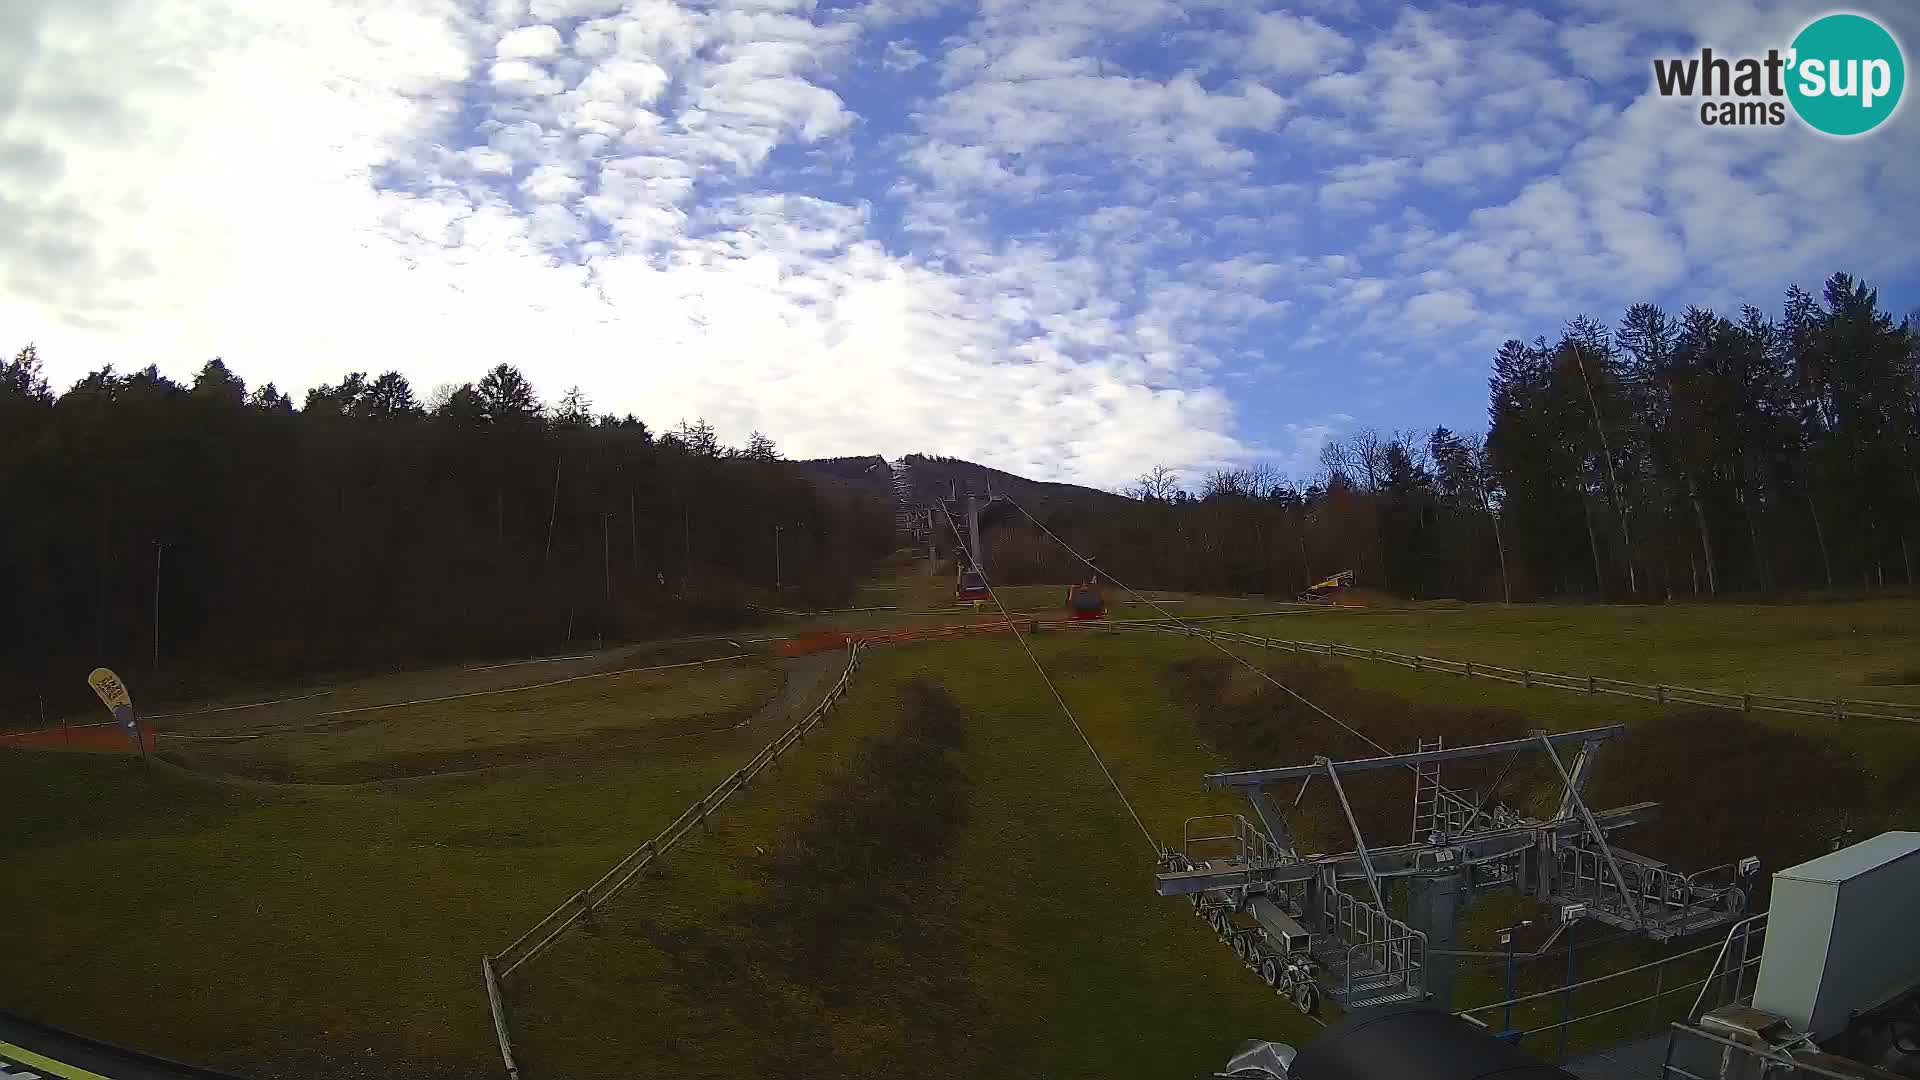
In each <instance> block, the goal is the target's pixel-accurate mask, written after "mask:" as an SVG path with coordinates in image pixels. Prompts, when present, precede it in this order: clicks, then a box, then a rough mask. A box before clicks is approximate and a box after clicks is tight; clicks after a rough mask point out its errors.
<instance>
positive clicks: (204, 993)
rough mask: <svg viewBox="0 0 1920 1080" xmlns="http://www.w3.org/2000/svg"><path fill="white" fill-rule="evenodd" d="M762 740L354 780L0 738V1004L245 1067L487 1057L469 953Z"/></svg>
mask: <svg viewBox="0 0 1920 1080" xmlns="http://www.w3.org/2000/svg"><path fill="white" fill-rule="evenodd" d="M695 670H699V669H695ZM767 737H768V733H767V731H765V730H761V728H760V727H759V726H756V727H753V728H749V729H746V730H742V731H732V730H728V731H726V732H724V733H722V734H719V735H714V736H708V737H704V738H701V739H692V740H680V741H677V742H674V743H672V744H665V745H663V746H661V747H660V748H658V749H657V750H655V751H653V752H652V753H650V754H649V755H647V756H644V757H626V758H623V759H614V760H602V761H586V762H581V761H573V762H569V763H568V764H567V765H566V766H564V767H558V766H555V767H541V766H532V767H527V768H520V769H509V770H500V771H494V772H490V773H486V774H479V775H474V776H468V777H449V778H443V779H432V780H416V781H403V782H395V783H389V784H386V785H381V786H379V787H362V788H354V789H324V788H321V789H314V788H299V787H279V786H271V785H257V784H248V783H219V782H215V781H211V780H208V779H205V778H202V777H198V776H194V775H189V774H185V773H182V772H180V771H178V770H176V769H173V768H170V767H167V766H164V765H161V766H156V767H155V768H153V770H152V772H151V773H150V774H143V773H142V771H141V770H140V768H139V766H138V765H137V764H136V763H134V762H132V761H129V760H127V759H123V758H119V757H112V756H105V755H93V754H80V753H61V752H57V751H37V752H36V751H8V752H0V814H4V815H5V816H6V817H7V819H8V820H9V822H10V823H11V824H10V827H9V828H8V829H7V830H6V831H5V834H4V837H3V838H0V862H4V864H5V865H6V867H7V870H8V872H7V873H6V874H4V875H0V912H4V917H3V918H0V956H5V957H6V958H7V960H6V970H7V976H8V977H7V978H6V979H5V980H4V981H0V1007H5V1008H9V1009H14V1010H16V1011H19V1012H22V1013H25V1014H28V1015H32V1016H39V1017H43V1018H45V1019H48V1020H50V1021H53V1022H56V1023H60V1024H63V1025H67V1026H71V1027H74V1028H77V1029H79V1030H83V1031H86V1032H88V1033H90V1034H94V1035H97V1036H100V1037H103V1038H108V1039H113V1040H118V1041H124V1042H126V1043H129V1044H132V1045H137V1046H142V1047H146V1048H150V1049H153V1050H155V1051H158V1052H162V1053H167V1054H171V1055H176V1056H179V1057H183V1058H186V1059H189V1060H198V1061H204V1062H208V1063H211V1064H215V1065H224V1066H227V1067H231V1068H234V1069H237V1070H241V1071H244V1072H246V1073H248V1074H249V1075H255V1076H260V1077H278V1076H289V1077H290V1076H300V1077H324V1076H348V1075H358V1073H357V1072H355V1066H354V1065H353V1064H352V1063H353V1062H356V1061H360V1060H363V1059H370V1058H371V1059H384V1060H388V1061H396V1062H398V1063H399V1066H400V1067H399V1070H398V1073H399V1075H422V1076H440V1075H447V1076H455V1075H460V1076H465V1075H478V1074H481V1073H484V1072H485V1071H487V1070H488V1068H489V1066H488V1060H489V1058H490V1056H491V1055H492V1053H493V1050H492V1038H491V1032H490V1029H489V1026H488V1024H487V1020H486V1012H485V1009H484V1007H483V1002H482V999H481V997H480V995H479V980H478V976H477V971H478V958H479V956H480V955H481V953H482V952H485V951H491V950H493V949H496V948H498V947H500V946H501V945H503V944H505V942H506V939H508V938H510V937H511V936H512V935H513V934H514V933H516V932H517V929H518V928H519V927H522V926H524V925H527V924H529V923H531V922H532V921H533V920H534V919H537V918H538V917H540V916H541V915H544V914H545V913H546V911H547V910H548V909H549V908H551V907H552V906H553V905H554V904H556V903H558V902H559V901H560V899H561V898H562V897H563V895H564V894H565V893H566V892H567V891H569V890H571V889H574V888H578V887H580V886H582V885H584V884H586V883H587V882H589V881H591V880H593V879H594V878H595V877H598V876H599V874H600V872H601V871H602V870H603V869H604V868H605V867H606V866H607V865H608V864H610V863H611V862H612V861H614V860H615V859H617V858H619V857H620V856H621V855H622V854H624V853H625V852H626V850H627V849H628V848H629V847H630V846H631V845H632V844H633V843H635V842H636V840H637V839H638V838H641V837H645V836H651V835H653V833H654V832H656V831H657V830H658V829H659V828H660V827H661V825H663V824H664V823H665V822H667V821H668V820H671V819H672V818H673V817H674V816H675V815H676V814H678V813H679V812H680V810H681V809H683V808H684V807H685V806H686V805H687V804H688V803H689V802H690V801H691V800H692V799H693V798H695V797H696V796H698V795H699V794H701V793H703V792H704V791H706V790H707V789H709V788H710V787H711V786H712V785H713V784H715V783H717V782H718V781H719V779H720V778H721V777H723V776H724V775H725V774H726V773H727V772H729V771H731V770H732V769H733V768H735V767H737V766H738V765H739V764H741V763H742V762H744V761H745V760H746V759H747V758H749V757H750V756H752V754H753V753H754V751H755V750H757V749H758V748H759V746H760V745H762V744H763V743H764V742H765V741H766V739H767ZM130 1001H132V1002H138V1005H137V1007H130V1005H129V1002H130Z"/></svg>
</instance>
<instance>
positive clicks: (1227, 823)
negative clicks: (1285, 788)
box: [1180, 814, 1287, 868]
mask: <svg viewBox="0 0 1920 1080" xmlns="http://www.w3.org/2000/svg"><path fill="white" fill-rule="evenodd" d="M1195 829H1209V830H1211V829H1225V830H1227V831H1225V832H1219V833H1215V832H1207V833H1203V834H1201V835H1199V836H1195V835H1194V830H1195ZM1214 845H1220V846H1228V845H1230V850H1231V852H1232V854H1230V855H1215V854H1208V852H1211V851H1216V850H1219V848H1218V847H1215V846H1214ZM1180 849H1181V852H1182V853H1183V854H1184V855H1186V857H1187V859H1188V860H1189V861H1191V862H1194V863H1196V864H1198V863H1202V862H1206V861H1209V860H1211V859H1219V858H1226V859H1232V860H1235V861H1237V862H1240V863H1242V864H1243V865H1245V866H1247V867H1249V868H1252V867H1256V866H1258V867H1270V866H1278V865H1280V864H1281V863H1282V862H1285V861H1287V858H1286V855H1285V853H1283V852H1282V851H1281V850H1280V845H1278V844H1276V843H1274V842H1273V841H1272V840H1270V839H1268V837H1267V834H1266V833H1263V832H1261V831H1260V829H1259V828H1258V827H1257V826H1255V825H1254V824H1253V822H1251V821H1248V820H1247V819H1246V818H1245V817H1243V816H1241V815H1239V814H1206V815H1202V816H1199V817H1190V818H1188V819H1187V820H1186V822H1185V823H1183V824H1182V825H1181V827H1180ZM1196 849H1200V850H1198V851H1196Z"/></svg>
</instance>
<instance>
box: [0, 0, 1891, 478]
mask: <svg viewBox="0 0 1920 1080" xmlns="http://www.w3.org/2000/svg"><path fill="white" fill-rule="evenodd" d="M1829 10H1832V9H1831V8H1830V7H1829V6H1828V5H1826V4H1809V3H1804V2H1779V0H1685V2H1676V0H1561V2H1557V3H1541V4H1510V5H1499V4H1475V5H1471V6H1469V5H1454V4H1434V5H1423V6H1414V5H1411V4H1402V3H1397V2H1374V0H1315V2H1303V3H1299V4H1296V5H1293V6H1287V7H1281V6H1271V7H1263V6H1260V5H1257V4H1255V3H1252V2H1241V0H1234V2H1226V0H1219V2H1198V3H1185V4H1181V3H1174V2H1171V0H1044V2H1036V3H1029V4H1013V3H1007V2H1004V0H987V2H983V3H946V2H942V0H854V2H834V3H827V2H814V3H808V2H803V0H709V2H698V3H695V2H681V0H468V2H454V0H300V2H299V3H259V2H253V0H192V2H185V0H6V2H0V350H5V351H7V352H11V351H13V350H14V349H16V348H18V347H19V346H20V345H23V344H25V343H27V342H29V341H31V342H34V343H36V344H37V346H38V348H39V352H40V355H41V357H42V360H43V362H44V363H45V365H46V368H47V371H48V375H49V377H50V380H51V381H52V382H53V383H54V385H55V388H56V389H64V388H65V387H66V386H68V385H70V384H71V383H72V382H73V381H74V380H76V379H77V378H79V377H80V376H81V375H82V374H84V373H85V372H87V371H89V370H92V369H95V368H98V367H100V366H102V365H106V364H112V365H114V366H115V367H116V368H117V369H119V370H121V371H127V370H132V369H135V368H139V367H144V366H146V365H147V364H150V363H151V364H157V365H159V367H160V369H161V370H162V371H163V372H165V373H167V374H169V375H172V376H174V377H176V378H182V379H185V378H190V377H191V375H192V374H193V372H195V371H196V370H197V369H198V368H199V367H200V366H201V365H202V364H203V363H204V362H205V361H206V360H207V359H208V358H210V357H213V356H221V357H223V358H224V359H225V360H226V362H227V363H228V365H229V366H230V367H232V368H233V369H234V370H235V371H236V372H238V373H239V374H240V375H241V376H242V377H243V378H245V379H246V380H248V382H249V383H250V384H252V385H258V384H260V383H264V382H268V381H271V382H273V383H275V384H276V385H277V386H278V387H279V388H280V389H282V390H284V391H288V392H291V393H292V394H293V395H294V397H295V400H296V401H298V400H299V398H300V396H301V395H302V394H303V393H304V391H305V390H306V389H308V388H310V387H312V386H315V385H317V384H320V383H324V382H337V381H338V380H339V379H340V377H341V376H342V375H344V374H345V373H346V372H348V371H355V370H359V371H366V372H369V373H376V374H377V373H378V372H381V371H384V370H387V369H390V368H393V369H399V370H401V371H403V372H404V373H406V374H407V376H408V377H409V378H410V379H411V380H412V382H413V384H414V386H415V387H416V390H417V391H418V392H419V393H420V395H421V396H422V397H423V398H424V397H430V396H431V395H432V394H433V393H434V391H435V390H436V389H437V388H441V387H444V386H446V385H448V384H457V383H461V382H468V381H473V380H475V379H477V378H478V377H479V376H480V374H481V373H482V372H484V370H485V369H486V368H488V367H490V366H492V365H494V364H497V363H501V362H506V363H512V364H514V365H516V366H518V367H519V368H520V369H521V370H523V371H524V372H526V373H527V374H528V376H529V377H530V378H531V379H532V380H533V382H534V384H535V386H536V387H537V388H538V390H539V391H540V393H541V394H542V396H543V397H544V398H545V399H546V400H548V401H549V402H554V401H557V400H558V399H559V398H560V396H561V395H562V394H563V393H564V392H565V391H566V390H567V389H568V388H570V387H572V386H576V385H577V386H579V387H581V388H582V389H583V390H584V391H585V392H586V393H587V394H588V396H589V397H590V398H591V399H592V401H593V402H594V405H595V407H596V409H597V410H599V411H610V412H615V413H628V412H631V413H634V414H636V415H638V416H640V417H641V418H642V419H644V420H646V421H647V422H648V423H649V424H650V425H652V426H653V427H655V428H658V429H665V428H671V427H672V426H674V425H675V424H677V423H678V422H679V421H680V420H682V419H687V418H692V417H705V418H706V419H708V420H709V421H711V422H712V423H713V424H714V425H715V427H716V429H717V431H718V433H719V435H720V436H721V438H722V439H723V440H726V441H728V442H731V443H734V444H741V443H744V442H745V441H746V438H747V435H748V434H749V432H751V431H753V430H756V429H758V430H761V431H764V432H766V433H768V434H770V435H771V436H772V437H773V438H774V439H775V440H776V441H777V442H778V444H779V446H780V448H781V450H782V452H783V453H785V454H787V455H788V456H792V457H810V456H825V455H838V454H871V453H881V454H885V455H888V456H889V457H897V456H899V455H902V454H905V453H909V452H915V451H920V452H930V453H939V454H945V455H951V456H957V457H963V458H968V459H971V460H975V461H979V462H983V463H986V464H990V465H993V466H996V467H1000V468H1004V469H1007V470H1010V471H1013V472H1017V473H1021V474H1025V475H1028V476H1033V477H1036V478H1043V479H1056V480H1067V481H1074V482H1080V483H1087V484H1093V485H1096V486H1103V487H1118V486H1120V485H1123V484H1125V483H1126V482H1127V481H1128V480H1129V479H1131V478H1132V477H1134V476H1137V475H1138V474H1139V473H1141V472H1143V471H1145V470H1146V469H1147V468H1149V467H1150V466H1152V465H1154V464H1156V463H1161V464H1168V465H1172V466H1175V467H1177V468H1179V469H1181V470H1182V471H1183V472H1184V473H1185V474H1186V475H1188V476H1190V477H1195V478H1197V476H1198V474H1200V473H1202V472H1204V471H1205V470H1207V469H1209V468H1213V467H1219V466H1224V465H1233V464H1240V463H1248V462H1254V461H1264V462H1271V463H1273V464H1276V465H1278V466H1279V467H1281V468H1282V469H1285V470H1287V471H1288V472H1290V473H1291V474H1293V475H1294V476H1295V477H1299V478H1304V477H1307V476H1308V475H1310V474H1311V472H1312V471H1313V468H1314V461H1315V458H1316V456H1317V451H1318V448H1319V446H1320V444H1321V443H1322V442H1324V441H1325V440H1326V439H1328V438H1329V437H1340V436H1341V435H1343V434H1345V433H1350V432H1352V431H1354V430H1356V429H1358V428H1362V427H1372V428H1376V429H1380V430H1395V429H1413V428H1417V429H1422V430H1426V429H1431V428H1432V427H1433V426H1434V425H1436V424H1446V425H1447V426H1449V427H1453V428H1455V429H1457V430H1458V429H1464V430H1474V429H1478V428H1482V427H1484V425H1485V416H1486V377H1487V374H1488V369H1489V363H1490V360H1491V357H1492V354H1493V352H1494V350H1495V349H1496V348H1497V347H1498V345H1499V343H1500V342H1501V341H1503V340H1505V339H1507V338H1510V337H1522V338H1531V337H1533V336H1534V335H1538V334H1546V335H1549V336H1551V335H1552V334H1554V333H1555V332H1556V331H1557V330H1558V329H1559V328H1560V327H1561V326H1562V325H1563V324H1564V322H1565V321H1566V320H1567V319H1569V318H1571V317H1572V316H1574V315H1576V314H1580V313H1587V314H1590V315H1592V316H1594V317H1596V318H1599V319H1600V320H1601V321H1603V322H1606V323H1608V324H1612V323H1614V322H1616V321H1617V320H1618V318H1619V315H1620V313H1621V311H1622V309H1624V307H1625V306H1626V305H1627V304H1630V303H1633V302H1637V301H1641V300H1651V301H1654V302H1657V303H1661V304H1664V305H1668V306H1670V307H1672V308H1674V309H1676V310H1677V309H1679V308H1682V307H1684V306H1685V305H1687V304H1689V303H1701V304H1708V305H1713V306H1716V307H1719V308H1722V309H1727V310H1734V309H1737V305H1739V304H1741V303H1753V304H1755V305H1757V306H1759V307H1761V308H1762V309H1764V310H1769V311H1775V312H1777V311H1778V309H1779V302H1780V297H1781V295H1782V293H1783V292H1784V290H1785V288H1786V286H1787V285H1788V284H1790V283H1794V282H1798V283H1801V284H1803V285H1805V286H1806V287H1808V288H1811V289H1816V290H1817V288H1818V286H1819V283H1820V282H1821V281H1822V280H1823V279H1824V278H1825V277H1826V276H1827V275H1828V274H1830V273H1833V272H1834V271H1838V270H1845V271H1848V272H1851V273H1854V274H1856V275H1858V276H1863V277H1865V278H1867V279H1868V280H1869V281H1870V282H1872V283H1874V284H1876V285H1878V286H1879V287H1880V289H1881V293H1882V298H1883V301H1885V302H1886V304H1887V306H1889V307H1891V308H1892V309H1893V310H1894V311H1895V312H1896V313H1904V312H1906V311H1908V310H1910V309H1911V308H1913V307H1914V306H1915V305H1916V304H1920V245H1917V244H1916V243H1915V240H1916V238H1920V168H1916V166H1920V117H1917V115H1916V114H1917V113H1920V109H1916V108H1915V107H1912V106H1910V105H1905V104H1903V105H1902V107H1901V109H1900V111H1899V112H1898V113H1896V114H1895V115H1894V116H1893V117H1892V118H1891V119H1890V120H1888V121H1887V122H1886V123H1884V124H1882V125H1881V127H1880V128H1879V129H1877V130H1876V131H1874V132H1873V133H1871V134H1869V135H1866V136H1862V137H1856V138H1853V139H1848V140H1841V139H1835V138H1830V137H1826V136H1822V135H1820V134H1818V133H1816V132H1814V131H1812V130H1811V129H1809V128H1807V127H1806V126H1804V125H1802V124H1800V123H1799V122H1798V121H1797V120H1795V119H1790V120H1789V122H1788V124H1787V125H1785V126H1783V127H1747V128H1717V127H1705V126H1702V125H1701V124H1700V123H1699V121H1698V119H1697V113H1696V103H1692V102H1685V101H1675V100H1669V99H1663V98H1661V97H1659V96H1658V95H1657V94H1656V93H1655V92H1654V90H1653V86H1652V59H1653V58H1654V57H1656V56H1681V55H1687V54H1689V53H1692V52H1697V50H1698V49H1699V48H1700V47H1701V46H1702V45H1708V46H1712V47H1713V48H1715V50H1716V51H1720V52H1723V53H1727V52H1732V53H1739V52H1742V51H1745V52H1749V53H1758V52H1764V50H1765V49H1766V48H1767V47H1769V46H1779V47H1784V46H1785V45H1786V44H1787V43H1788V42H1789V41H1790V40H1791V39H1792V37H1793V35H1794V33H1795V32H1796V31H1797V30H1798V29H1799V28H1800V27H1801V26H1802V25H1804V24H1805V23H1806V22H1807V21H1808V20H1809V19H1811V18H1812V17H1814V16H1816V15H1819V14H1822V13H1825V12H1826V11H1829ZM1850 10H1856V11H1859V12H1861V13H1863V14H1867V15H1869V16H1872V17H1875V18H1877V19H1879V20H1880V21H1881V22H1882V24H1883V25H1886V26H1887V27H1888V28H1889V29H1891V30H1892V31H1893V32H1894V34H1895V35H1896V37H1898V38H1899V39H1900V40H1901V41H1902V43H1903V45H1904V46H1905V48H1906V55H1907V57H1908V59H1909V61H1911V60H1912V59H1913V57H1914V55H1915V53H1914V49H1915V44H1914V43H1916V42H1920V6H1916V5H1913V4H1911V3H1909V2H1907V0H1897V2H1896V0H1874V3H1872V4H1870V5H1868V6H1860V7H1856V8H1853V9H1850Z"/></svg>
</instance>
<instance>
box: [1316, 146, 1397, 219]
mask: <svg viewBox="0 0 1920 1080" xmlns="http://www.w3.org/2000/svg"><path fill="white" fill-rule="evenodd" d="M1411 171H1412V167H1411V164H1410V163H1409V162H1408V161H1407V159H1406V158H1374V159H1372V160H1370V161H1362V162H1357V163H1354V164H1351V165H1340V166H1336V167H1335V168H1334V169H1333V170H1332V171H1331V172H1330V174H1329V177H1330V178H1329V179H1328V181H1327V182H1326V183H1325V184H1322V185H1321V187H1320V205H1322V206H1324V207H1326V208H1328V209H1329V210H1363V209H1370V208H1371V207H1373V206H1374V205H1375V204H1376V203H1378V202H1379V201H1380V200H1382V199H1384V198H1386V197H1387V196H1389V195H1392V194H1393V193H1395V192H1397V191H1399V190H1400V188H1401V186H1402V185H1403V184H1405V183H1406V179H1407V175H1408V173H1409V172H1411Z"/></svg>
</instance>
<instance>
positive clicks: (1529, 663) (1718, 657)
mask: <svg viewBox="0 0 1920 1080" xmlns="http://www.w3.org/2000/svg"><path fill="white" fill-rule="evenodd" d="M1247 628H1248V630H1249V631H1250V632H1254V633H1261V634H1266V635H1269V636H1274V637H1287V638H1304V639H1308V640H1315V641H1338V642H1343V643H1348V644H1354V645H1366V646H1377V647H1379V648H1383V649H1391V650H1395V651H1399V652H1422V653H1425V654H1427V655H1430V656H1438V657H1441V658H1444V659H1458V660H1475V661H1481V660H1484V661H1485V662H1487V663H1492V664H1502V665H1506V666H1510V667H1533V668H1539V669H1542V670H1546V671H1555V672H1561V673H1564V674H1569V675H1587V674H1593V675H1602V676H1611V677H1613V678H1619V679H1630V680H1634V681H1637V682H1668V683H1674V684H1678V685H1684V686H1699V687H1705V688H1708V689H1714V690H1732V691H1740V690H1753V691H1763V692H1772V693H1780V694H1791V695H1796V696H1805V697H1817V698H1826V699H1831V698H1835V697H1849V698H1879V699H1883V700H1888V701H1912V702H1920V684H1910V685H1905V686H1898V685H1896V686H1880V685H1872V684H1870V683H1869V681H1868V679H1869V677H1870V676H1873V675H1876V674H1884V673H1894V672H1899V671H1902V670H1903V669H1909V668H1912V667H1913V665H1914V658H1915V657H1916V656H1920V601H1916V600H1904V599H1903V600H1875V601H1865V602H1860V603H1849V604H1803V605H1794V606H1783V605H1768V606H1762V605H1732V604H1725V605H1721V604H1714V605H1707V604H1675V605H1672V606H1667V607H1601V606H1592V605H1589V606H1574V607H1556V606H1550V605H1531V604H1530V605H1520V606H1515V607H1511V608H1503V607H1501V606H1499V605H1497V604H1478V605H1473V606H1470V607H1462V608H1406V609H1349V610H1331V611H1317V612H1312V613H1309V614H1304V615H1289V616H1281V617H1276V618H1270V619H1260V620H1249V621H1248V624H1247Z"/></svg>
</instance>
